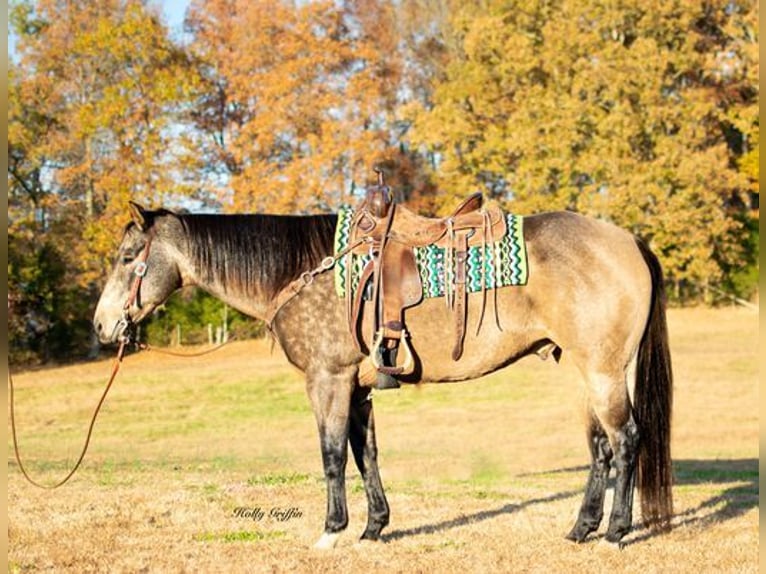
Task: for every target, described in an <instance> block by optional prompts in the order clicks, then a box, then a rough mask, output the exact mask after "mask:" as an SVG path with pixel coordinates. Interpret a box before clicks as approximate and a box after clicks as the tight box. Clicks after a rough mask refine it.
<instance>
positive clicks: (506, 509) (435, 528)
mask: <svg viewBox="0 0 766 574" xmlns="http://www.w3.org/2000/svg"><path fill="white" fill-rule="evenodd" d="M578 494H580V491H579V490H571V491H569V492H559V493H557V494H552V495H551V496H545V497H542V498H533V499H532V500H527V501H525V502H520V503H518V504H510V503H509V504H504V505H503V506H501V507H499V508H493V509H490V510H482V511H480V512H474V513H473V514H463V515H461V516H458V517H456V518H452V519H450V520H443V521H442V522H437V523H435V524H424V525H423V526H418V527H415V528H407V529H405V530H394V531H393V532H389V533H388V534H383V535H382V536H381V538H382V540H383V541H384V542H391V541H392V540H400V539H402V538H407V537H409V536H416V535H418V534H434V533H436V532H442V531H444V530H450V529H452V528H458V527H460V526H466V525H467V524H474V523H476V522H482V521H484V520H490V519H492V518H495V517H497V516H501V515H503V514H512V513H514V512H518V511H519V510H523V509H524V508H526V507H527V506H532V505H533V504H545V503H548V502H555V501H557V500H562V499H564V498H570V497H572V496H576V495H578Z"/></svg>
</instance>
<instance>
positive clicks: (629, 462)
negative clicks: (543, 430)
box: [588, 371, 639, 542]
mask: <svg viewBox="0 0 766 574" xmlns="http://www.w3.org/2000/svg"><path fill="white" fill-rule="evenodd" d="M588 385H589V390H590V404H591V408H592V409H593V413H594V414H595V415H596V418H597V419H598V422H599V423H600V424H601V427H602V428H603V430H604V433H605V434H606V436H607V439H608V441H609V446H610V447H611V450H612V453H613V462H614V467H615V486H614V502H613V505H612V513H611V515H610V517H609V527H608V528H607V531H606V539H607V541H608V542H619V541H620V540H621V539H622V537H623V536H625V534H627V533H628V532H629V531H630V528H631V525H632V521H633V487H634V485H635V478H636V459H637V455H638V439H639V437H638V428H637V426H636V423H635V420H634V419H633V413H632V407H631V403H630V398H629V396H628V389H627V385H626V384H625V374H624V371H623V372H622V373H620V375H605V374H601V373H595V374H591V375H589V376H588Z"/></svg>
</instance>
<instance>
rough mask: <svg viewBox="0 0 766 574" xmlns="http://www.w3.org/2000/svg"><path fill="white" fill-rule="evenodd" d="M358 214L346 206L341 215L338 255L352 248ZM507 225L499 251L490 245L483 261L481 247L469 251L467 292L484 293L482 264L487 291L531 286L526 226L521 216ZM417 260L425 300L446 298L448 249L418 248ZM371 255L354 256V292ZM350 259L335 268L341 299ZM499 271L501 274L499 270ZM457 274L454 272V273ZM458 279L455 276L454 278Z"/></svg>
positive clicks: (337, 232)
mask: <svg viewBox="0 0 766 574" xmlns="http://www.w3.org/2000/svg"><path fill="white" fill-rule="evenodd" d="M353 218H354V210H353V209H352V208H351V207H350V206H343V207H341V208H340V210H339V211H338V224H337V227H336V229H335V253H338V252H339V251H341V250H342V249H345V247H346V246H347V245H348V238H349V231H350V228H351V221H352V220H353ZM505 218H506V223H507V226H506V227H507V232H506V234H505V235H504V236H503V237H501V238H498V239H497V240H496V241H495V247H494V249H493V248H492V246H491V245H489V244H487V245H486V246H485V256H484V257H482V253H481V249H482V248H481V246H480V245H479V246H476V247H469V248H468V261H467V264H466V290H467V291H468V292H469V293H471V292H477V291H481V290H482V285H483V280H482V263H483V264H484V273H485V275H486V276H485V279H484V281H486V286H487V289H494V288H495V287H507V286H511V285H525V284H526V282H527V276H528V270H527V252H526V245H525V243H524V222H523V217H522V216H520V215H513V214H511V213H507V214H505ZM413 250H414V252H415V260H416V261H417V264H418V272H419V273H420V280H421V282H422V283H423V297H443V296H444V294H445V279H444V278H445V271H444V264H445V260H446V249H442V248H441V247H437V246H436V245H427V246H426V247H415V248H413ZM370 259H371V256H370V255H368V254H364V255H356V254H352V255H351V256H350V260H351V266H350V267H351V269H350V272H351V289H352V291H354V292H355V291H356V288H357V286H358V284H359V277H360V276H361V273H362V270H363V269H364V266H365V265H366V264H367V262H368V261H370ZM348 260H349V257H341V258H340V259H339V260H338V262H337V263H336V265H335V292H336V293H337V294H338V297H345V295H346V273H348V272H349V270H348V269H347V268H346V267H347V263H348ZM496 268H497V272H495V269H496ZM453 271H454V270H453ZM453 276H454V275H453Z"/></svg>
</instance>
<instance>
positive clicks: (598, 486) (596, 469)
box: [567, 413, 612, 542]
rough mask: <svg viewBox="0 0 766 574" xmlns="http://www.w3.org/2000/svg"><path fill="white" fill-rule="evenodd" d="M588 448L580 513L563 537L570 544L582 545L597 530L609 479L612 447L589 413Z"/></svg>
mask: <svg viewBox="0 0 766 574" xmlns="http://www.w3.org/2000/svg"><path fill="white" fill-rule="evenodd" d="M588 446H589V447H590V455H591V466H590V474H589V475H588V482H587V484H586V485H585V496H584V497H583V501H582V506H581V507H580V513H579V514H578V515H577V522H576V523H575V525H574V527H573V528H572V530H571V531H570V532H569V534H567V538H568V539H569V540H573V541H574V542H582V541H583V540H585V538H586V537H587V536H588V534H590V533H591V532H594V531H595V530H598V527H599V525H600V524H601V519H602V518H603V516H604V495H605V494H606V485H607V479H608V478H609V468H610V463H611V460H612V447H611V446H610V445H609V439H608V438H607V436H606V433H605V432H604V429H603V428H602V427H601V424H600V423H599V422H598V420H596V418H595V415H593V413H591V419H590V424H589V425H588Z"/></svg>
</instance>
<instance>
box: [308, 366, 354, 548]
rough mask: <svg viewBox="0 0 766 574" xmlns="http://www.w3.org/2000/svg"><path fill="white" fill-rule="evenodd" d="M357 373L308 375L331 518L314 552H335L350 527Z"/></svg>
mask: <svg viewBox="0 0 766 574" xmlns="http://www.w3.org/2000/svg"><path fill="white" fill-rule="evenodd" d="M355 374H356V373H355V369H353V368H348V369H342V370H333V371H329V370H327V369H317V370H315V371H310V372H308V373H307V378H306V382H307V392H308V395H309V399H310V400H311V406H312V408H313V410H314V416H315V417H316V421H317V428H318V430H319V443H320V448H321V449H322V464H323V465H324V475H325V481H326V482H327V515H326V518H325V526H324V533H323V534H322V536H321V537H320V538H319V540H318V541H317V543H316V544H315V545H314V548H319V549H329V548H333V547H334V546H335V544H336V543H337V542H338V538H340V535H341V533H342V532H343V530H345V528H346V526H347V525H348V509H347V507H346V479H345V476H346V462H347V459H348V447H347V443H348V434H349V407H350V404H351V392H352V390H353V385H354V377H355Z"/></svg>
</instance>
